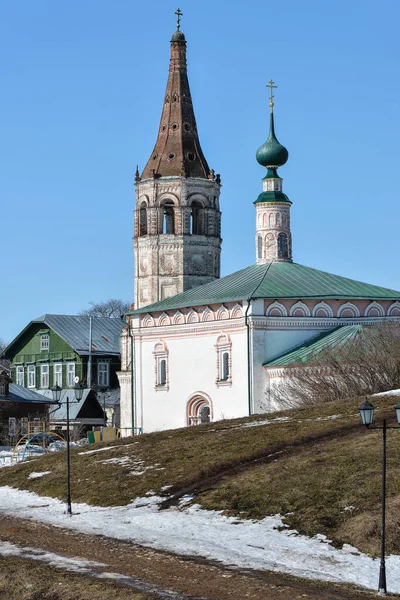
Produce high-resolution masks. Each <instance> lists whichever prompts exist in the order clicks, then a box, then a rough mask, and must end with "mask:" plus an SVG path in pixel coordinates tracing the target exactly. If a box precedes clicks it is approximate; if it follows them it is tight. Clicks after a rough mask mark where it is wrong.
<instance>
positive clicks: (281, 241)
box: [278, 233, 289, 258]
mask: <svg viewBox="0 0 400 600" xmlns="http://www.w3.org/2000/svg"><path fill="white" fill-rule="evenodd" d="M288 256H289V252H288V247H287V238H286V235H285V234H284V233H280V234H279V235H278V258H287V257H288Z"/></svg>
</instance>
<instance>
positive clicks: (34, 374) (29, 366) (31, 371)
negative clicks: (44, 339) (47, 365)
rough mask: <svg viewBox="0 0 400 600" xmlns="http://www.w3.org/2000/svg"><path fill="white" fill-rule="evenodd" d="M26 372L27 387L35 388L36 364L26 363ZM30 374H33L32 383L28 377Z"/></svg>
mask: <svg viewBox="0 0 400 600" xmlns="http://www.w3.org/2000/svg"><path fill="white" fill-rule="evenodd" d="M32 367H33V369H32ZM27 372H28V375H27V377H28V381H27V384H28V388H31V389H32V388H36V365H28V369H27ZM30 374H33V385H30V377H29V375H30Z"/></svg>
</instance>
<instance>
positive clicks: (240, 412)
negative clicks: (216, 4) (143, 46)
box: [118, 15, 400, 435]
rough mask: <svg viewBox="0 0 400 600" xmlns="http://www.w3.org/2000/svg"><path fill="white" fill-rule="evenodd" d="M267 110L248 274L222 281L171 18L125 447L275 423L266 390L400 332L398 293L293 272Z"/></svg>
mask: <svg viewBox="0 0 400 600" xmlns="http://www.w3.org/2000/svg"><path fill="white" fill-rule="evenodd" d="M271 86H272V82H271ZM271 90H272V88H271ZM272 99H273V96H272V94H271V102H270V131H269V136H268V139H267V141H266V142H265V143H264V144H263V145H262V146H261V147H260V148H259V150H258V151H257V161H258V162H259V163H260V165H262V166H263V167H265V168H266V173H265V177H264V179H263V189H262V191H261V193H260V195H259V196H258V198H257V199H256V200H255V202H254V204H255V209H256V215H255V216H256V238H255V241H256V244H255V245H256V262H255V264H253V265H251V266H249V267H247V268H245V269H242V270H241V271H238V272H236V273H233V274H231V275H228V276H226V277H223V278H221V279H220V253H221V237H220V231H221V212H220V208H219V195H220V188H221V180H220V176H219V175H216V174H215V173H214V171H213V170H212V169H210V168H209V166H208V164H207V161H206V159H205V157H204V154H203V152H202V149H201V146H200V141H199V136H198V131H197V126H196V120H195V116H194V110H193V104H192V98H191V94H190V88H189V83H188V77H187V66H186V40H185V36H184V34H183V33H182V32H181V31H180V27H179V15H178V28H177V31H176V32H175V33H174V34H173V36H172V40H171V56H170V67H169V75H168V82H167V88H166V93H165V98H164V104H163V110H162V115H161V121H160V127H159V131H158V137H157V141H156V144H155V146H154V150H153V152H152V153H151V155H150V158H149V160H148V162H147V164H146V166H145V168H144V170H143V172H142V174H141V175H140V174H139V172H138V170H137V171H136V178H135V183H136V206H135V210H134V265H135V267H134V287H135V302H134V308H135V310H133V311H132V312H131V313H130V314H129V315H127V316H126V319H127V322H128V325H127V326H126V327H125V328H124V330H123V334H122V338H121V352H122V367H121V371H120V372H119V374H118V377H119V381H120V386H121V427H122V431H123V433H124V435H130V434H131V433H132V432H133V431H135V432H136V431H137V430H139V429H140V430H141V431H143V432H150V431H156V430H162V429H171V428H177V427H185V426H190V425H196V424H198V423H202V422H207V421H210V420H211V421H213V420H219V419H224V418H235V417H243V416H246V415H250V414H253V413H259V412H268V411H272V410H276V409H277V408H279V406H277V405H276V403H274V402H273V401H272V400H271V397H270V393H269V392H270V390H271V388H272V387H274V386H276V385H278V384H279V381H282V380H283V379H284V378H285V377H286V376H287V373H288V370H290V368H291V367H293V366H297V365H299V364H304V362H306V360H307V356H311V355H312V354H313V352H314V350H315V348H318V349H320V348H321V346H329V345H334V344H337V343H340V342H343V341H344V340H346V339H348V338H350V337H351V336H353V335H354V332H355V331H356V330H357V329H358V328H359V326H360V325H364V324H370V323H375V322H378V321H382V320H385V319H388V318H390V319H394V320H400V292H396V291H393V290H390V289H386V288H382V287H377V286H374V285H369V284H365V283H360V282H358V281H354V280H352V279H347V278H345V277H340V276H338V275H332V274H329V273H325V272H323V271H319V270H316V269H312V268H309V267H306V266H303V265H299V264H296V263H295V262H293V260H292V238H291V231H290V206H291V201H290V200H289V198H288V197H287V196H286V195H285V194H284V192H283V191H282V179H281V177H280V176H279V175H278V173H277V169H278V168H279V167H282V166H283V165H284V164H285V163H286V161H287V159H288V152H287V150H286V148H285V147H284V146H282V145H281V144H280V143H279V142H278V140H277V138H276V135H275V130H274V104H273V101H272ZM355 326H357V327H355Z"/></svg>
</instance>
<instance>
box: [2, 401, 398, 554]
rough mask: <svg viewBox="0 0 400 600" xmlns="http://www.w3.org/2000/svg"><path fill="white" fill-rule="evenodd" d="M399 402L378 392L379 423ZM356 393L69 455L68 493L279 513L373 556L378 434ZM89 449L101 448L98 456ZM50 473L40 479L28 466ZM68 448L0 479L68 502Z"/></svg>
mask: <svg viewBox="0 0 400 600" xmlns="http://www.w3.org/2000/svg"><path fill="white" fill-rule="evenodd" d="M399 399H400V398H395V397H394V396H385V397H379V398H374V404H375V405H376V406H377V407H378V410H377V411H376V414H375V422H376V424H379V422H380V421H381V420H382V419H383V418H387V419H388V420H390V422H391V424H394V421H395V415H394V410H393V405H394V404H395V403H396V402H397V401H398V400H399ZM360 402H361V401H360V399H353V400H348V401H346V402H340V403H329V404H324V405H321V406H314V407H311V408H306V409H304V408H303V409H297V410H290V411H285V412H281V413H274V414H271V415H257V416H253V417H248V418H244V419H235V420H230V421H219V422H216V423H210V424H207V425H201V426H198V427H192V428H185V429H177V430H170V431H164V432H159V433H152V434H147V435H143V436H140V437H135V438H124V439H121V440H118V441H116V442H113V443H111V444H106V443H99V444H94V445H90V446H84V447H81V448H76V449H73V450H72V451H71V472H72V498H73V501H74V502H86V503H88V504H92V505H98V506H118V505H124V504H128V503H130V502H131V501H132V500H133V499H134V498H136V497H138V496H144V495H146V494H148V493H155V494H157V495H160V496H162V497H164V498H165V500H164V503H163V505H162V507H163V508H167V507H168V506H171V505H172V504H177V503H179V501H180V500H181V498H182V497H183V496H187V495H190V496H193V500H192V501H193V502H196V503H199V504H201V505H202V507H203V508H207V509H214V510H223V511H225V512H226V513H227V514H230V515H235V516H238V517H241V518H249V519H262V518H263V517H264V516H266V515H271V514H276V513H280V514H281V515H282V516H284V521H285V523H286V524H287V525H289V526H290V527H291V528H294V529H297V530H298V531H299V532H300V533H305V534H308V535H314V534H316V533H322V534H325V535H327V536H328V538H329V539H331V540H333V542H334V543H335V544H337V545H341V544H343V543H345V542H346V543H349V544H352V545H354V546H356V547H357V548H359V549H360V550H362V551H365V552H368V553H370V554H373V555H375V554H377V553H378V550H379V535H380V509H381V496H380V494H381V437H382V434H381V431H380V430H375V431H374V430H367V429H366V428H365V427H363V426H361V424H360V417H359V413H358V406H359V404H360ZM93 450H97V451H96V452H93ZM38 471H39V472H44V471H49V473H48V474H47V475H45V476H43V477H39V478H36V479H32V478H29V474H30V473H31V472H38ZM65 471H66V470H65V453H64V452H60V453H56V454H48V455H46V456H43V457H41V458H36V459H34V460H30V461H28V462H26V463H23V464H20V465H16V466H14V467H11V468H5V469H1V470H0V485H9V486H12V487H16V488H20V489H26V490H30V491H33V492H36V493H38V494H40V495H44V496H52V497H57V498H59V499H61V500H64V499H65ZM399 506H400V431H398V432H397V431H389V432H388V503H387V510H388V515H387V550H388V551H389V552H392V553H400V539H399V537H398V535H397V534H398V531H399V525H400V516H399V511H398V507H399Z"/></svg>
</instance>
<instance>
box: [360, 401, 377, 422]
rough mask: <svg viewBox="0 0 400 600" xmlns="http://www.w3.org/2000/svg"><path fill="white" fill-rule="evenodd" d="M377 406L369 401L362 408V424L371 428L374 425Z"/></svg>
mask: <svg viewBox="0 0 400 600" xmlns="http://www.w3.org/2000/svg"><path fill="white" fill-rule="evenodd" d="M374 410H375V406H374V405H373V404H371V402H369V401H368V400H367V399H366V400H365V402H363V403H362V404H361V406H360V415H361V421H362V424H363V425H365V426H366V427H369V426H370V425H371V424H372V419H373V416H374Z"/></svg>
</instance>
